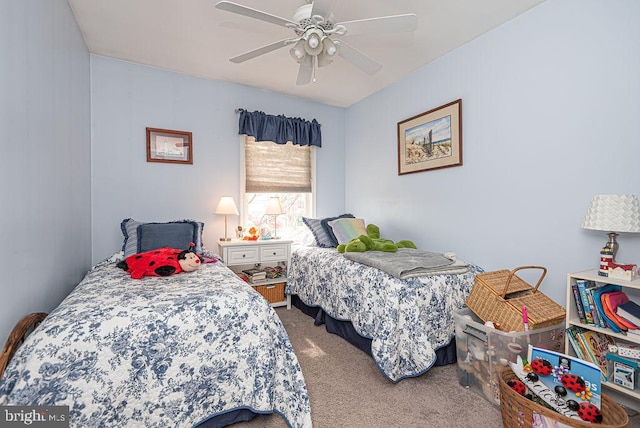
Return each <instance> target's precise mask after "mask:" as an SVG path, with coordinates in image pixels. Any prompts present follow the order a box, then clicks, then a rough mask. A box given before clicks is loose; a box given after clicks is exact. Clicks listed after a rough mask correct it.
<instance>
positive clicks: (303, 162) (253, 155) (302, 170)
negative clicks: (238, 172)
mask: <svg viewBox="0 0 640 428" xmlns="http://www.w3.org/2000/svg"><path fill="white" fill-rule="evenodd" d="M245 183H246V192H247V193H310V192H311V147H310V146H298V145H293V144H292V143H291V142H288V143H287V144H276V143H273V142H271V141H255V140H254V139H253V138H251V137H247V138H246V139H245Z"/></svg>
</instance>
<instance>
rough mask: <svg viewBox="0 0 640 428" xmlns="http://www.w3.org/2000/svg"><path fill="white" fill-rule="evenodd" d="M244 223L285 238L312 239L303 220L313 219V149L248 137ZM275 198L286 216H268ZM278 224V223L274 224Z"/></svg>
mask: <svg viewBox="0 0 640 428" xmlns="http://www.w3.org/2000/svg"><path fill="white" fill-rule="evenodd" d="M243 153H244V156H243V157H244V174H243V176H244V177H243V178H244V189H245V193H244V201H243V204H242V205H243V210H242V211H243V213H242V218H243V221H242V224H243V225H246V226H248V227H250V226H256V227H258V229H259V230H262V229H263V228H265V229H266V230H269V231H270V232H271V233H272V234H273V232H274V228H277V234H278V236H279V237H281V238H283V239H293V240H294V241H298V242H302V241H305V239H306V237H308V235H309V234H308V230H307V227H306V226H305V225H304V223H303V222H302V217H303V216H304V217H312V216H313V200H314V198H313V190H314V175H313V164H314V161H315V156H314V149H313V146H298V145H294V144H292V143H290V142H289V143H287V144H276V143H273V142H270V141H259V142H257V141H255V139H254V138H253V137H246V138H245V144H244V151H243ZM271 196H279V197H280V203H281V204H282V208H283V211H284V212H285V214H282V215H278V216H273V215H265V211H266V208H267V202H268V201H269V198H270V197H271ZM274 222H277V224H276V225H274Z"/></svg>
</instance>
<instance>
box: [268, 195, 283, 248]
mask: <svg viewBox="0 0 640 428" xmlns="http://www.w3.org/2000/svg"><path fill="white" fill-rule="evenodd" d="M265 214H266V215H272V216H273V236H272V237H271V239H280V237H279V236H278V216H279V215H280V214H284V210H283V209H282V204H281V203H280V197H279V196H271V197H270V198H269V202H268V203H267V210H266V211H265Z"/></svg>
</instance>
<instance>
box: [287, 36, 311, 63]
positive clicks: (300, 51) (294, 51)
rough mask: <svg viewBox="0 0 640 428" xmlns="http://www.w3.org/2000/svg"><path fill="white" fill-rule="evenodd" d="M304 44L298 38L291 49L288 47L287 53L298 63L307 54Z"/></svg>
mask: <svg viewBox="0 0 640 428" xmlns="http://www.w3.org/2000/svg"><path fill="white" fill-rule="evenodd" d="M304 46H305V41H304V40H303V39H300V40H298V42H297V43H296V44H295V45H294V46H293V47H292V48H291V49H289V53H290V54H291V56H292V57H293V59H295V60H296V61H297V62H298V63H300V62H301V61H303V60H304V57H305V56H307V54H306V52H305V48H304Z"/></svg>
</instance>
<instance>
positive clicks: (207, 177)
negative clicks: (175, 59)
mask: <svg viewBox="0 0 640 428" xmlns="http://www.w3.org/2000/svg"><path fill="white" fill-rule="evenodd" d="M91 85H92V90H91V105H92V106H91V112H92V139H91V141H92V175H93V177H92V218H93V261H94V262H97V261H99V260H102V259H104V258H105V257H108V256H110V255H111V254H113V253H114V252H116V251H118V250H119V249H120V247H121V245H122V234H121V232H120V228H119V225H120V222H121V221H122V219H123V218H127V217H132V218H134V219H138V220H145V221H166V220H174V219H181V218H193V219H197V220H200V221H203V222H204V223H205V231H204V241H205V245H206V246H207V247H208V248H211V249H213V250H216V251H217V245H216V240H217V239H218V237H219V236H221V235H222V234H224V220H223V218H222V217H221V216H216V215H214V214H213V212H214V210H215V207H216V205H217V203H218V200H219V199H220V197H221V196H223V195H231V196H233V197H234V199H235V200H236V203H238V202H239V194H240V183H239V179H240V173H239V171H240V160H239V155H240V151H239V144H240V141H241V140H240V137H239V136H238V115H237V114H236V113H235V111H234V110H235V109H236V108H239V107H241V108H246V109H247V110H250V111H253V110H261V111H264V112H266V113H268V114H284V115H286V116H294V117H302V118H305V119H309V120H311V119H314V118H315V119H317V120H318V122H320V123H321V124H322V148H321V149H319V150H317V165H318V167H317V180H318V186H317V205H318V214H319V215H325V216H328V215H330V214H334V213H340V212H342V211H343V210H344V174H345V173H344V162H343V156H344V131H345V124H344V109H342V108H338V107H331V106H327V105H323V104H318V103H314V102H309V101H306V100H303V99H299V98H292V97H288V96H284V95H279V94H276V93H272V92H267V91H263V90H258V89H254V88H250V87H245V86H240V85H234V84H228V83H224V82H216V81H209V80H204V79H200V78H195V77H190V76H186V75H182V74H177V73H173V72H168V71H163V70H159V69H155V68H150V67H145V66H141V65H136V64H131V63H127V62H122V61H117V60H113V59H110V58H105V57H100V56H91ZM146 127H153V128H163V129H174V130H181V131H191V132H192V133H193V158H194V162H193V165H175V164H163V163H148V162H147V161H146V134H145V129H146ZM229 221H230V224H231V225H234V224H236V223H237V218H236V219H231V218H230V220H229Z"/></svg>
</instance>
